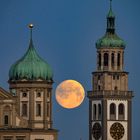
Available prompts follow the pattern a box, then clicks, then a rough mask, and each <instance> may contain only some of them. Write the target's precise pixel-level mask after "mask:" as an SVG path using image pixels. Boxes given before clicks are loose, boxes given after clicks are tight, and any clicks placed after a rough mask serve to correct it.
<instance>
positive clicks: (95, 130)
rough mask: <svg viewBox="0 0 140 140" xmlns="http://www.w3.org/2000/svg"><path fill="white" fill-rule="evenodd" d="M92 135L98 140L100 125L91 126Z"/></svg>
mask: <svg viewBox="0 0 140 140" xmlns="http://www.w3.org/2000/svg"><path fill="white" fill-rule="evenodd" d="M92 134H93V137H94V138H95V140H98V139H99V138H100V137H101V125H100V124H99V123H95V124H94V125H93V128H92Z"/></svg>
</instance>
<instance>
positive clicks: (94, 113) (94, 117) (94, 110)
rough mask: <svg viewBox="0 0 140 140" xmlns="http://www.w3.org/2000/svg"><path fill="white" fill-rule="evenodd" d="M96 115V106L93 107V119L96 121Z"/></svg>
mask: <svg viewBox="0 0 140 140" xmlns="http://www.w3.org/2000/svg"><path fill="white" fill-rule="evenodd" d="M96 113H97V110H96V104H94V105H93V119H94V120H96Z"/></svg>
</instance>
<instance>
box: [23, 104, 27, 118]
mask: <svg viewBox="0 0 140 140" xmlns="http://www.w3.org/2000/svg"><path fill="white" fill-rule="evenodd" d="M22 116H27V104H26V103H23V104H22Z"/></svg>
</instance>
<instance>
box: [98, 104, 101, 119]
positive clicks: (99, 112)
mask: <svg viewBox="0 0 140 140" xmlns="http://www.w3.org/2000/svg"><path fill="white" fill-rule="evenodd" d="M98 119H99V120H100V119H101V104H98Z"/></svg>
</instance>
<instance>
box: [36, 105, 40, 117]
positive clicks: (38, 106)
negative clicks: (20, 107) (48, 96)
mask: <svg viewBox="0 0 140 140" xmlns="http://www.w3.org/2000/svg"><path fill="white" fill-rule="evenodd" d="M36 116H41V104H40V103H37V104H36Z"/></svg>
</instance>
